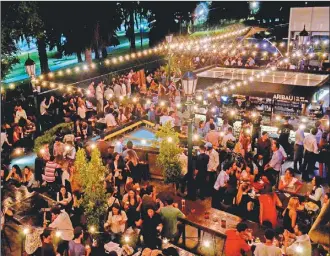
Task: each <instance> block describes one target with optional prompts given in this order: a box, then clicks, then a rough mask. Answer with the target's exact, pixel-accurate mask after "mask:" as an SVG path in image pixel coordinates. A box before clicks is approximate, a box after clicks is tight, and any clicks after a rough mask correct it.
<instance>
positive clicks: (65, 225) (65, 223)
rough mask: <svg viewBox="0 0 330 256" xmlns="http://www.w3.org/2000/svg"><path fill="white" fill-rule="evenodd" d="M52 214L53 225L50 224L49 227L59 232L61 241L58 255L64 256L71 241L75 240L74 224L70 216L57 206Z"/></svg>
mask: <svg viewBox="0 0 330 256" xmlns="http://www.w3.org/2000/svg"><path fill="white" fill-rule="evenodd" d="M50 212H51V214H52V223H50V224H49V227H50V228H53V229H55V230H56V232H58V234H59V236H60V238H61V241H60V242H59V244H58V247H57V253H59V254H60V255H63V253H64V252H65V251H66V250H68V245H69V241H70V240H72V239H73V226H72V222H71V220H70V216H69V215H68V214H67V213H66V212H65V211H64V210H63V211H61V210H60V208H59V207H57V206H55V207H53V208H52V209H51V211H50Z"/></svg>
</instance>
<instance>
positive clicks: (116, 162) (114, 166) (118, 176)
mask: <svg viewBox="0 0 330 256" xmlns="http://www.w3.org/2000/svg"><path fill="white" fill-rule="evenodd" d="M109 167H110V170H111V172H112V175H113V177H114V179H115V186H117V187H118V191H120V186H121V184H123V181H125V180H126V179H125V178H126V174H125V171H124V169H125V168H126V166H125V162H124V159H123V157H122V156H121V155H120V154H119V153H117V152H115V153H114V154H113V159H112V160H111V162H110V164H109Z"/></svg>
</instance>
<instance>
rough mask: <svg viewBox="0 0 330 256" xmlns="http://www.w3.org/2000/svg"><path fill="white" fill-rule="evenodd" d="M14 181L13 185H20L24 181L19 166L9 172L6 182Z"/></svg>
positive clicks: (14, 166)
mask: <svg viewBox="0 0 330 256" xmlns="http://www.w3.org/2000/svg"><path fill="white" fill-rule="evenodd" d="M9 180H10V181H12V182H13V183H15V184H17V185H20V183H21V182H22V180H23V177H22V171H21V168H19V166H18V165H17V164H15V165H13V167H12V168H11V171H10V172H9V174H8V176H7V178H6V181H9Z"/></svg>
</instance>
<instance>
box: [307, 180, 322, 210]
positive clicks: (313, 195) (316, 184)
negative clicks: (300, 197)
mask: <svg viewBox="0 0 330 256" xmlns="http://www.w3.org/2000/svg"><path fill="white" fill-rule="evenodd" d="M321 184H322V178H321V177H320V176H315V177H314V178H313V179H312V185H313V189H312V191H311V192H307V196H308V198H309V199H312V200H313V201H315V202H316V203H318V204H319V206H320V204H321V198H322V196H323V194H324V189H323V187H322V185H321Z"/></svg>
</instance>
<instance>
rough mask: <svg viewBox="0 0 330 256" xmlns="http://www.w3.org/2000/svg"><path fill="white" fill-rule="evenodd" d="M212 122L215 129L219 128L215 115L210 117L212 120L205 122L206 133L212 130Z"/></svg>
mask: <svg viewBox="0 0 330 256" xmlns="http://www.w3.org/2000/svg"><path fill="white" fill-rule="evenodd" d="M210 124H214V127H215V128H214V130H216V129H217V125H216V123H215V122H214V119H213V117H211V118H210V120H209V121H208V122H206V123H205V126H204V133H205V134H207V133H208V132H209V131H210Z"/></svg>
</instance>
